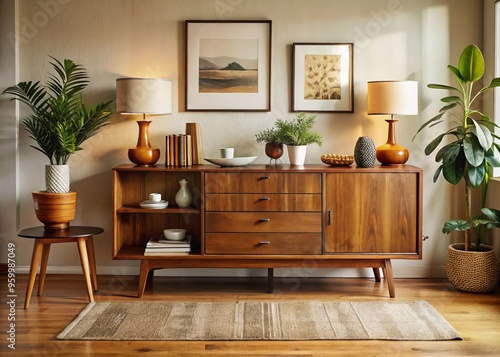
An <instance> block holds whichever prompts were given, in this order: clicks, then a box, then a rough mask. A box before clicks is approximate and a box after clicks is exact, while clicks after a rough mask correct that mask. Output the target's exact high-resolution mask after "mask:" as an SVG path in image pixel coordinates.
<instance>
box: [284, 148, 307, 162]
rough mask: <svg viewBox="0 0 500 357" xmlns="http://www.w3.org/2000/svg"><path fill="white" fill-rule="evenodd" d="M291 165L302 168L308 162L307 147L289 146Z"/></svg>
mask: <svg viewBox="0 0 500 357" xmlns="http://www.w3.org/2000/svg"><path fill="white" fill-rule="evenodd" d="M286 147H287V151H288V158H289V159H290V164H291V165H296V166H302V165H304V162H305V160H306V152H307V145H299V146H295V145H287V146H286Z"/></svg>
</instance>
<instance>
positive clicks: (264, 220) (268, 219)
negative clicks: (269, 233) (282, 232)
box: [259, 218, 271, 222]
mask: <svg viewBox="0 0 500 357" xmlns="http://www.w3.org/2000/svg"><path fill="white" fill-rule="evenodd" d="M259 222H271V218H261V219H259Z"/></svg>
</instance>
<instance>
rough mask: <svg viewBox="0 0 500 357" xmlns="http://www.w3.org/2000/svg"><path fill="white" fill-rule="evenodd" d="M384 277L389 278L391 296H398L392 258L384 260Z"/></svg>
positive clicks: (388, 284) (388, 286) (388, 285)
mask: <svg viewBox="0 0 500 357" xmlns="http://www.w3.org/2000/svg"><path fill="white" fill-rule="evenodd" d="M382 269H383V271H384V278H385V280H387V288H388V289H389V296H390V297H391V298H394V297H396V288H395V287H394V275H393V273H392V264H391V260H390V259H385V260H384V267H383V268H382Z"/></svg>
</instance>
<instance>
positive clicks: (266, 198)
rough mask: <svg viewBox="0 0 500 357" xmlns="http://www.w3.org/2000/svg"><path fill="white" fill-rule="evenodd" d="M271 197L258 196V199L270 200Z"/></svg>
mask: <svg viewBox="0 0 500 357" xmlns="http://www.w3.org/2000/svg"><path fill="white" fill-rule="evenodd" d="M270 200H271V197H260V198H259V201H270Z"/></svg>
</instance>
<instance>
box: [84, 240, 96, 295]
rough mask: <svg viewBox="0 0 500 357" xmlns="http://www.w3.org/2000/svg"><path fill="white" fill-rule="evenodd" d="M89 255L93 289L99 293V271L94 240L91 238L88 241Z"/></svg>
mask: <svg viewBox="0 0 500 357" xmlns="http://www.w3.org/2000/svg"><path fill="white" fill-rule="evenodd" d="M86 244H87V255H88V257H89V268H90V276H91V278H92V287H93V288H94V291H97V271H96V265H95V254H94V239H93V237H92V236H90V237H89V238H88V239H87V241H86Z"/></svg>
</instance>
